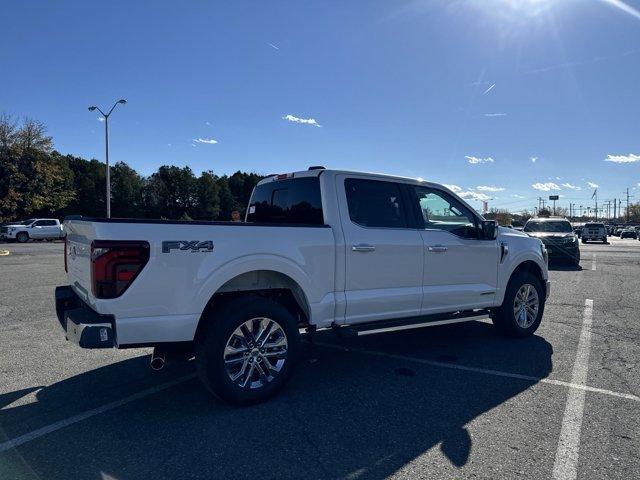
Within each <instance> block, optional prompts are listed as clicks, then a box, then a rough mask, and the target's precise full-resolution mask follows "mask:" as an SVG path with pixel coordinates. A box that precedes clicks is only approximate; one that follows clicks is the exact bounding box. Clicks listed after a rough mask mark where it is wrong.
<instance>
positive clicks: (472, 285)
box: [56, 167, 550, 404]
mask: <svg viewBox="0 0 640 480" xmlns="http://www.w3.org/2000/svg"><path fill="white" fill-rule="evenodd" d="M65 229H66V232H67V235H66V244H65V268H66V269H67V272H68V280H69V284H70V285H68V286H63V287H58V288H57V289H56V310H57V315H58V319H59V321H60V323H61V324H62V327H63V329H64V330H65V332H66V336H67V339H68V340H70V341H73V342H75V343H77V344H79V346H80V347H83V348H104V347H116V348H131V347H142V346H153V347H155V351H154V354H153V356H152V364H153V363H154V361H156V364H157V366H159V365H161V364H162V359H163V355H164V352H168V351H171V350H172V349H173V348H174V347H180V346H187V347H192V348H193V351H194V352H195V358H196V366H197V371H198V373H199V376H200V378H201V379H202V381H203V383H204V384H205V385H206V386H207V387H208V388H209V389H210V390H211V391H212V392H214V393H215V394H216V395H218V396H219V397H221V398H223V399H224V400H226V401H229V402H232V403H237V404H247V403H255V402H259V401H262V400H265V399H267V398H268V397H270V396H271V395H273V394H274V393H275V392H277V391H278V390H279V389H280V388H281V387H282V386H283V384H284V383H285V382H286V380H287V379H288V377H289V376H290V374H291V372H292V368H293V367H294V366H295V363H296V357H297V354H298V351H299V344H300V333H299V332H300V331H304V330H303V329H306V331H307V332H308V334H310V335H311V334H313V332H315V331H316V330H318V329H326V328H333V329H335V330H336V331H337V332H343V333H349V334H350V335H352V334H354V333H356V334H357V333H358V332H361V331H365V330H367V329H369V330H371V329H374V330H375V329H383V328H382V327H386V328H388V327H389V325H396V326H398V325H400V324H401V325H402V328H405V327H409V326H412V325H420V326H423V325H441V324H445V323H453V322H460V321H468V320H474V319H479V318H483V317H484V318H486V317H487V316H490V317H491V319H492V320H493V323H494V325H495V326H496V327H497V329H498V330H499V331H500V332H502V333H505V334H507V335H510V336H516V337H523V336H527V335H531V334H532V333H533V332H534V331H535V330H536V329H537V328H538V325H539V324H540V321H541V319H542V315H543V311H544V305H545V301H546V299H547V296H548V295H549V288H550V285H549V281H548V272H547V254H546V250H545V247H544V245H543V244H542V243H541V242H540V240H538V239H535V238H531V237H529V236H527V235H525V234H524V233H521V232H518V231H515V230H512V229H507V228H498V227H497V224H496V223H495V222H493V221H487V220H484V219H483V218H482V217H481V216H480V215H479V214H478V213H476V212H475V211H474V210H473V208H471V207H470V206H469V205H468V204H467V203H465V202H464V200H462V199H460V198H459V197H457V196H456V195H455V193H453V192H451V191H450V190H448V189H447V188H445V187H443V186H441V185H437V184H434V183H429V182H424V181H421V180H415V179H410V178H402V177H394V176H389V175H379V174H370V173H357V172H347V171H335V170H327V169H324V168H322V167H312V168H311V169H309V170H308V171H302V172H295V173H290V174H282V175H274V176H271V177H268V178H265V179H264V180H262V181H261V182H260V183H259V184H258V185H257V186H256V187H255V189H254V191H253V194H252V196H251V200H250V204H249V207H248V210H247V215H246V218H245V222H242V223H232V222H181V221H166V220H165V221H162V220H126V219H111V220H108V219H101V218H83V217H68V218H67V219H66V220H65Z"/></svg>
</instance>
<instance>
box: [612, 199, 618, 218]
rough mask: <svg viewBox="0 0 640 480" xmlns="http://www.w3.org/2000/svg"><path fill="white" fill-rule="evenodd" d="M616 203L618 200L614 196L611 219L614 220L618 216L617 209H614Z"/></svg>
mask: <svg viewBox="0 0 640 480" xmlns="http://www.w3.org/2000/svg"><path fill="white" fill-rule="evenodd" d="M617 203H618V200H617V199H616V198H614V199H613V220H614V221H615V219H616V218H618V213H617V210H616V207H617Z"/></svg>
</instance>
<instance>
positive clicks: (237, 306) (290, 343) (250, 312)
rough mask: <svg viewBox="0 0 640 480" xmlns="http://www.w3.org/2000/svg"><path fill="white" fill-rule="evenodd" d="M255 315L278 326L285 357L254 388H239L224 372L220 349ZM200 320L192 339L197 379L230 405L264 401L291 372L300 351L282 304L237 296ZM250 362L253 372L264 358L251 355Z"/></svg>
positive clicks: (292, 322)
mask: <svg viewBox="0 0 640 480" xmlns="http://www.w3.org/2000/svg"><path fill="white" fill-rule="evenodd" d="M257 317H265V318H268V319H270V320H273V321H274V322H275V323H276V324H277V325H278V326H279V327H280V328H281V329H282V331H283V332H284V334H285V335H286V341H287V349H286V356H285V357H284V363H283V364H282V367H281V369H280V371H279V372H278V373H277V374H274V375H273V379H272V380H270V381H269V382H268V383H266V384H264V385H262V386H258V387H257V388H248V387H242V386H241V385H239V384H237V383H235V382H234V381H232V380H231V378H230V375H229V374H228V373H227V370H226V367H225V358H224V352H225V348H226V346H227V341H228V340H229V339H230V338H231V336H232V334H233V333H234V332H235V331H236V329H238V328H239V327H240V326H241V325H243V324H244V323H245V322H247V321H248V320H251V319H254V318H257ZM203 321H206V322H207V323H206V324H205V325H204V329H203V331H202V332H201V334H200V335H199V338H198V339H197V341H196V348H195V353H196V368H197V372H198V376H199V377H200V380H201V381H202V383H203V384H204V386H205V387H206V388H207V389H208V390H209V391H211V392H212V393H213V394H214V395H216V396H217V397H219V398H221V399H222V400H224V401H226V402H229V403H232V404H234V405H251V404H255V403H260V402H264V401H266V400H268V399H269V398H271V397H272V396H274V395H275V394H276V393H278V392H279V391H280V390H281V389H282V387H284V385H285V384H286V383H287V381H288V380H289V378H290V377H291V374H292V373H293V369H294V367H295V365H296V363H297V358H298V355H299V351H300V333H299V331H298V324H297V322H296V320H295V318H294V317H293V315H292V314H291V313H290V312H289V311H288V310H287V309H286V308H285V307H283V306H282V305H280V304H279V303H277V302H274V301H273V300H269V299H266V298H263V297H258V296H247V297H240V298H237V299H235V300H232V301H230V302H229V303H227V304H226V305H224V306H223V307H221V308H220V309H219V310H218V311H216V312H215V313H214V314H213V315H211V316H210V317H209V318H204V319H203ZM273 328H275V326H274V327H272V329H273ZM267 338H270V337H267ZM254 350H256V349H255V348H253V349H252V350H251V351H252V352H253V353H256V352H254ZM253 353H251V354H249V356H250V357H251V356H252V354H253ZM252 361H256V364H255V368H256V370H255V372H256V373H255V374H254V375H257V368H258V361H259V362H265V361H266V360H265V359H264V358H261V359H260V360H258V358H257V357H255V360H254V359H252ZM241 368H242V367H241ZM247 368H249V367H247ZM270 372H271V371H270Z"/></svg>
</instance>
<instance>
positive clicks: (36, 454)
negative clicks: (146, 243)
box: [0, 322, 553, 479]
mask: <svg viewBox="0 0 640 480" xmlns="http://www.w3.org/2000/svg"><path fill="white" fill-rule="evenodd" d="M316 342H317V343H316V344H312V345H309V344H306V346H305V355H304V358H303V360H302V362H301V365H300V368H299V369H298V372H297V375H296V376H295V377H294V378H293V379H292V381H291V382H290V384H289V385H288V386H287V388H286V389H285V390H284V391H283V392H282V393H281V394H280V395H279V396H278V397H276V398H274V399H272V400H271V401H270V402H267V403H265V404H262V405H256V406H253V407H246V408H234V407H230V406H227V405H224V404H222V403H220V402H218V401H216V400H215V399H213V398H211V397H210V395H209V394H208V393H207V392H205V391H204V389H203V388H202V387H201V386H200V384H199V382H198V381H197V380H196V379H191V380H187V381H185V382H184V383H181V384H180V385H179V386H176V387H172V388H170V389H167V390H165V391H162V392H159V393H156V394H153V395H150V396H148V397H145V398H142V399H139V400H136V401H135V402H132V403H128V404H126V405H123V406H121V407H119V408H117V409H114V410H111V411H108V412H105V413H101V414H99V415H96V416H93V417H91V418H87V419H85V420H83V421H81V422H78V423H75V424H73V425H70V426H67V427H65V428H63V429H60V430H57V431H55V432H52V433H49V434H47V435H45V436H43V437H41V438H38V439H36V440H33V441H31V442H29V443H26V444H24V445H22V446H19V447H17V448H15V449H12V450H10V451H7V452H4V453H0V477H1V478H48V479H57V478H60V479H63V478H64V479H66V478H114V479H125V478H126V479H134V478H140V479H142V478H145V479H146V478H154V479H157V478H208V479H211V478H229V479H231V478H233V479H235V478H278V479H280V478H305V479H313V478H359V479H378V478H385V477H387V476H389V475H392V474H393V473H395V472H398V471H399V470H402V469H404V470H403V474H405V475H407V476H411V475H412V473H411V472H412V471H413V472H414V473H415V472H418V471H421V472H422V474H423V475H424V474H425V472H426V471H428V470H426V469H429V468H432V467H433V464H434V462H436V460H437V463H438V465H439V468H441V469H444V470H439V471H441V472H444V473H443V475H446V476H454V477H455V476H461V475H462V474H463V472H462V471H459V469H461V468H463V467H464V466H465V465H466V464H467V462H468V459H469V456H470V455H471V453H472V451H473V448H474V442H473V439H472V437H471V436H470V434H469V432H468V430H467V428H466V425H467V424H468V423H469V422H471V421H473V420H474V419H476V418H478V417H479V416H481V415H483V414H485V413H486V412H489V411H490V410H492V409H494V408H495V407H497V406H499V405H501V404H503V403H504V402H506V401H507V400H509V399H511V398H513V397H515V396H517V395H519V394H521V393H522V392H524V391H525V390H527V389H529V388H530V387H531V386H532V385H535V384H536V383H537V381H538V380H536V379H540V378H544V377H546V376H547V375H548V374H549V373H550V372H551V371H552V354H553V351H552V347H551V345H550V344H549V343H548V342H547V341H546V340H544V339H543V338H541V337H539V336H533V337H530V338H527V339H521V340H510V339H504V338H501V337H499V336H497V335H496V334H495V333H494V331H493V329H492V327H491V326H490V325H488V324H486V323H482V322H473V323H468V324H461V325H450V326H446V327H437V328H430V329H421V330H413V331H404V332H395V333H388V334H384V335H372V336H368V337H360V338H353V339H348V340H342V339H336V338H334V337H333V335H331V334H319V335H318V336H317V339H316ZM327 344H328V345H330V346H326V345H327ZM344 348H348V349H349V350H348V351H345V350H344ZM358 349H363V350H366V351H367V352H370V353H362V352H359V351H357V350H358ZM372 352H376V353H372ZM400 356H403V357H407V358H399V357H400ZM408 357H411V358H408ZM416 359H417V360H416ZM421 361H423V362H424V361H428V362H438V364H425V363H420V362H421ZM147 362H148V357H147V356H142V357H137V358H133V359H129V360H124V361H121V362H118V363H114V364H111V365H108V366H105V367H101V368H98V369H95V370H92V371H89V372H86V373H83V374H81V375H77V376H74V377H71V378H69V379H66V380H63V381H61V382H58V383H55V384H53V385H50V386H48V387H45V388H42V389H40V390H39V391H37V392H36V393H35V395H36V398H37V402H30V403H20V401H19V397H20V396H21V395H22V394H32V393H30V392H29V389H27V390H25V391H20V392H13V393H7V394H4V395H0V408H2V410H0V443H1V442H2V441H5V440H6V439H8V438H15V437H17V436H19V435H23V434H25V433H27V432H29V431H33V430H35V429H37V428H41V427H43V426H45V425H47V424H51V423H53V422H56V421H60V420H62V419H64V418H68V417H70V416H72V415H77V414H78V413H81V412H83V411H86V410H89V409H92V408H96V407H97V406H100V405H104V404H106V403H108V402H112V401H115V400H118V399H121V398H125V397H127V396H129V395H131V394H133V393H136V392H138V391H141V390H144V389H145V388H149V387H151V386H153V385H154V384H156V385H157V384H160V383H163V382H166V381H169V380H171V379H172V378H176V377H179V376H182V375H186V374H189V373H192V372H193V365H192V364H190V363H182V364H176V365H173V366H169V367H167V369H166V371H163V372H161V373H160V374H159V375H154V374H152V373H151V372H150V371H148V370H147ZM440 364H442V365H440ZM446 365H451V366H452V368H447V367H446ZM456 365H461V366H463V367H475V368H482V369H490V370H500V371H503V372H507V373H513V374H519V375H526V376H528V377H534V378H535V379H532V380H529V379H527V378H510V377H501V376H496V375H487V374H484V373H481V372H473V371H465V370H460V369H457V368H455V366H456ZM489 418H490V417H489ZM497 423H498V421H496V423H495V424H493V425H491V424H489V428H495V431H499V429H500V428H499V425H497ZM505 442H506V440H505ZM503 446H504V448H505V451H507V452H508V451H511V452H513V450H510V449H509V446H508V445H503ZM434 448H435V449H434ZM425 454H426V455H428V456H429V458H428V459H427V460H426V461H425V463H422V464H421V463H420V457H421V456H423V455H425ZM434 455H435V457H434ZM443 455H444V458H443V457H442V456H443ZM512 455H514V456H517V452H516V453H512ZM425 458H426V457H425ZM506 476H508V475H506Z"/></svg>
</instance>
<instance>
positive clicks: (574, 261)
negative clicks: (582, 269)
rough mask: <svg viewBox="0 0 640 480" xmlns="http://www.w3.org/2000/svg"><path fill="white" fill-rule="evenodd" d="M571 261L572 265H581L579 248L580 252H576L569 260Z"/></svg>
mask: <svg viewBox="0 0 640 480" xmlns="http://www.w3.org/2000/svg"><path fill="white" fill-rule="evenodd" d="M569 262H570V263H571V265H573V266H574V267H577V266H578V265H580V250H578V252H577V253H576V255H575V256H574V257H571V259H570V260H569Z"/></svg>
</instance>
